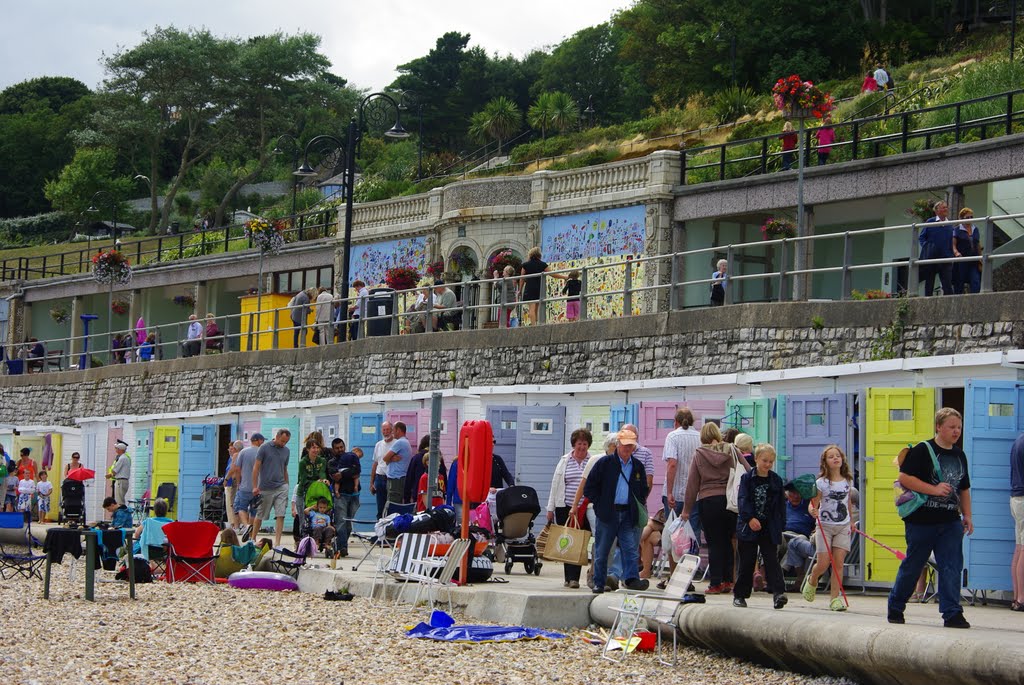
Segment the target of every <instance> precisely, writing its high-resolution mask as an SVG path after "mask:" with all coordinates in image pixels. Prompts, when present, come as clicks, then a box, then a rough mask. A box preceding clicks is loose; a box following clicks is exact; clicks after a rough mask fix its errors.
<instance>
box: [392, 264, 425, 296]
mask: <svg viewBox="0 0 1024 685" xmlns="http://www.w3.org/2000/svg"><path fill="white" fill-rule="evenodd" d="M419 280H420V272H419V271H417V270H416V269H414V268H412V267H411V266H396V267H394V268H391V269H388V271H387V273H386V274H385V275H384V282H385V283H386V284H387V286H388V287H389V288H393V289H395V290H412V289H413V288H415V287H416V284H417V283H419Z"/></svg>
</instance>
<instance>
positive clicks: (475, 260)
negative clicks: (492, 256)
mask: <svg viewBox="0 0 1024 685" xmlns="http://www.w3.org/2000/svg"><path fill="white" fill-rule="evenodd" d="M468 242H469V241H466V240H461V241H458V242H456V243H455V244H454V245H452V246H451V247H450V248H449V250H448V255H447V256H446V257H445V261H444V266H445V270H446V271H452V272H457V273H458V274H459V275H461V276H473V275H475V274H477V273H479V271H480V269H481V268H482V264H481V257H480V251H479V250H478V249H475V248H474V246H473V245H470V244H468ZM462 254H468V255H469V258H470V259H471V260H472V264H471V265H470V266H468V267H467V266H466V265H465V264H463V265H461V266H462V268H458V267H459V266H460V265H458V264H457V263H456V260H457V258H458V256H459V255H462Z"/></svg>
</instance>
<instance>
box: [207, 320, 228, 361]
mask: <svg viewBox="0 0 1024 685" xmlns="http://www.w3.org/2000/svg"><path fill="white" fill-rule="evenodd" d="M205 335H206V351H207V352H223V351H224V333H223V331H221V330H220V328H219V327H218V326H217V318H216V317H215V316H214V315H213V314H207V315H206V332H205Z"/></svg>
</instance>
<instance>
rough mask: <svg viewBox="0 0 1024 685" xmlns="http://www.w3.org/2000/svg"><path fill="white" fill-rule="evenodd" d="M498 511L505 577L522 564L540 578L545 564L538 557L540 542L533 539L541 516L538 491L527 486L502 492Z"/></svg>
mask: <svg viewBox="0 0 1024 685" xmlns="http://www.w3.org/2000/svg"><path fill="white" fill-rule="evenodd" d="M495 508H496V510H497V514H498V520H497V525H496V526H495V529H494V534H495V543H497V544H499V545H501V546H502V547H503V548H504V551H505V575H508V574H509V573H511V572H512V565H513V564H514V563H516V562H521V563H522V564H523V568H524V569H525V570H526V573H527V574H530V573H533V574H534V575H538V576H539V575H540V567H541V566H543V564H542V563H541V561H540V559H539V558H538V556H537V539H536V538H535V537H534V536H533V520H534V519H535V518H536V517H537V514H539V513H540V502H539V501H538V499H537V491H536V490H534V489H533V488H531V487H529V486H527V485H514V486H512V487H510V488H505V489H504V490H499V491H498V494H497V495H496V496H495Z"/></svg>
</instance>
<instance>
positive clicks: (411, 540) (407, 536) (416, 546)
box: [370, 533, 432, 601]
mask: <svg viewBox="0 0 1024 685" xmlns="http://www.w3.org/2000/svg"><path fill="white" fill-rule="evenodd" d="M431 540H432V538H431V537H430V535H429V534H428V533H402V534H401V535H399V536H398V538H397V539H396V540H395V542H394V545H393V547H392V552H391V556H390V557H388V556H385V555H383V554H381V556H380V557H378V559H377V567H376V570H375V571H374V574H373V585H372V586H371V587H370V600H371V601H372V600H374V599H376V597H377V587H378V586H379V587H380V588H381V599H384V598H385V596H386V592H385V591H384V586H385V584H386V583H387V580H388V578H389V577H391V578H395V579H397V580H404V579H405V578H406V576H407V575H408V574H409V573H411V572H413V571H414V570H415V569H416V568H417V566H416V564H417V563H418V562H419V561H421V560H423V559H425V558H426V556H427V555H428V554H429V553H430V544H431ZM400 595H401V593H399V596H400Z"/></svg>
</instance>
